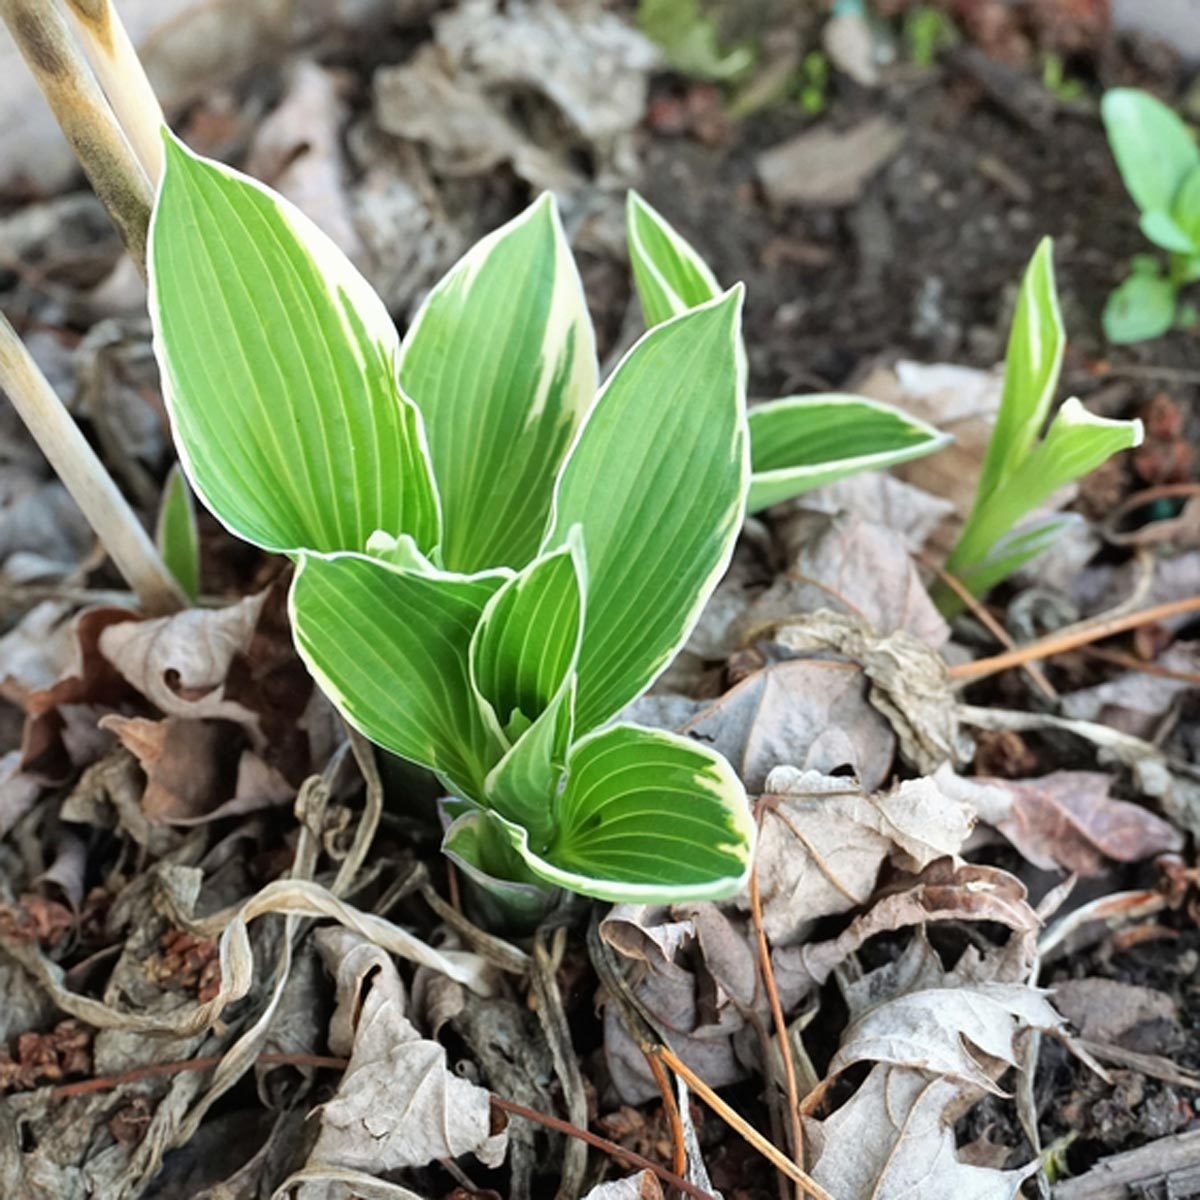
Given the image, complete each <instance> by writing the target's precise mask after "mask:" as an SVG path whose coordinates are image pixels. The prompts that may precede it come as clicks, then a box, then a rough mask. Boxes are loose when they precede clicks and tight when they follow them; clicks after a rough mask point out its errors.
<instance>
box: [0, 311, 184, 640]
mask: <svg viewBox="0 0 1200 1200" xmlns="http://www.w3.org/2000/svg"><path fill="white" fill-rule="evenodd" d="M0 390H3V391H5V392H7V393H8V397H9V399H10V400H11V401H12V403H13V407H14V408H15V409H16V410H17V413H18V414H19V415H20V417H21V420H22V421H24V422H25V425H26V426H27V427H28V429H29V432H30V433H31V434H32V435H33V438H34V440H35V441H36V442H37V444H38V446H39V447H40V448H41V451H42V453H43V454H44V455H45V456H46V458H47V459H48V460H49V462H50V465H51V466H52V467H53V468H54V470H55V472H56V474H57V475H58V477H59V479H61V480H62V482H63V485H64V486H65V487H66V489H67V491H68V492H70V493H71V496H72V498H73V499H74V500H75V503H76V504H78V505H79V507H80V509H81V510H82V511H83V515H84V516H85V517H86V518H87V520H88V523H89V524H90V525H91V527H92V528H93V529H94V530H95V532H96V536H97V537H98V538H99V539H100V543H101V545H102V546H103V547H104V549H105V550H107V551H108V553H109V555H110V556H111V558H112V560H113V562H114V563H116V566H117V570H118V571H120V573H121V575H122V576H123V577H124V579H125V582H126V583H128V584H129V586H130V588H131V589H132V590H133V593H134V595H135V596H137V598H138V601H139V603H140V604H141V606H142V608H144V609H145V610H146V612H147V613H149V614H150V615H152V616H162V615H165V614H167V613H173V612H178V611H179V610H180V609H182V608H185V607H186V606H187V601H186V600H185V599H184V596H183V593H182V592H181V591H180V589H179V585H178V584H177V583H176V582H175V580H174V579H172V578H171V574H170V572H169V571H168V570H167V568H166V567H165V566H164V565H163V561H162V559H161V558H160V557H159V554H158V551H157V550H156V549H155V548H154V543H153V542H152V541H151V540H150V537H149V535H148V534H147V533H146V531H145V529H143V528H142V525H141V522H140V521H139V520H138V519H137V517H136V515H135V514H134V512H133V510H132V509H131V508H130V507H129V504H128V503H127V502H126V500H125V497H124V496H122V495H121V493H120V492H119V491H118V490H117V485H116V484H115V483H113V481H112V477H111V476H110V475H109V474H108V472H107V471H106V470H105V469H104V465H103V464H102V463H101V462H100V459H99V458H97V457H96V452H95V451H94V450H93V449H92V448H91V446H89V445H88V442H87V439H86V438H85V437H84V436H83V434H82V433H80V432H79V427H78V426H77V425H76V424H75V422H74V421H73V420H72V419H71V415H70V413H68V412H67V410H66V408H65V407H64V406H63V404H62V402H61V401H60V400H59V398H58V397H57V396H56V395H55V393H54V389H53V388H52V387H51V386H50V383H49V381H48V380H47V379H46V377H45V375H43V374H42V372H41V369H40V368H39V367H38V365H37V363H35V362H34V361H33V356H32V355H31V354H30V353H29V351H28V349H27V348H26V347H25V344H24V342H22V341H21V339H20V337H18V336H17V331H16V330H15V329H13V327H12V326H11V325H10V324H9V322H8V320H7V318H5V317H4V316H3V315H2V314H0Z"/></svg>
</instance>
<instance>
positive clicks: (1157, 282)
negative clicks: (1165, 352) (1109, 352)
mask: <svg viewBox="0 0 1200 1200" xmlns="http://www.w3.org/2000/svg"><path fill="white" fill-rule="evenodd" d="M1174 320H1175V284H1174V283H1173V282H1172V281H1171V280H1170V279H1168V278H1167V277H1166V276H1165V275H1150V274H1147V273H1145V272H1142V271H1135V272H1133V273H1132V274H1130V275H1129V276H1128V277H1127V278H1126V279H1125V282H1124V283H1122V284H1121V285H1120V286H1119V287H1117V288H1115V289H1114V290H1113V291H1112V292H1111V293H1109V297H1108V300H1107V302H1106V303H1105V305H1104V334H1105V336H1106V337H1107V338H1108V340H1109V341H1110V342H1113V343H1115V344H1116V345H1128V344H1129V343H1131V342H1144V341H1146V340H1147V339H1149V338H1156V337H1161V336H1162V335H1163V334H1164V333H1166V332H1167V330H1168V329H1170V328H1171V325H1172V323H1173V322H1174Z"/></svg>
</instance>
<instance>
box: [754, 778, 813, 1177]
mask: <svg viewBox="0 0 1200 1200" xmlns="http://www.w3.org/2000/svg"><path fill="white" fill-rule="evenodd" d="M765 811H766V810H765V809H764V807H763V806H762V804H761V802H760V804H759V806H758V829H759V837H760V839H761V836H762V821H763V813H764V812H765ZM750 920H751V924H752V925H753V926H754V936H755V938H756V939H757V941H758V970H759V975H760V976H761V977H762V981H763V987H764V988H765V989H766V993H767V999H768V1001H769V1002H770V1005H771V1017H772V1019H773V1020H774V1022H775V1036H776V1037H777V1038H778V1039H779V1054H780V1056H781V1058H782V1059H783V1079H784V1085H785V1088H786V1091H787V1111H788V1126H789V1128H790V1130H791V1135H792V1157H793V1158H794V1159H795V1160H796V1165H797V1166H801V1167H802V1166H804V1127H803V1126H802V1125H801V1124H800V1094H799V1090H798V1089H797V1087H796V1064H795V1062H793V1060H792V1044H791V1041H790V1040H789V1038H788V1027H787V1021H786V1020H785V1019H784V1015H783V1004H782V1003H781V1002H780V999H779V988H778V987H777V986H776V983H775V969H774V967H773V966H772V965H771V947H770V945H769V944H768V943H767V932H766V930H765V929H764V928H763V915H762V896H761V894H760V892H759V887H758V863H757V861H756V862H755V864H754V866H753V868H752V869H751V871H750ZM763 1066H764V1067H765V1068H767V1071H768V1074H769V1073H770V1067H769V1064H767V1063H764V1064H763ZM807 1195H808V1193H807V1192H806V1191H805V1190H804V1186H803V1184H799V1185H797V1188H796V1196H797V1200H805V1197H806V1196H807Z"/></svg>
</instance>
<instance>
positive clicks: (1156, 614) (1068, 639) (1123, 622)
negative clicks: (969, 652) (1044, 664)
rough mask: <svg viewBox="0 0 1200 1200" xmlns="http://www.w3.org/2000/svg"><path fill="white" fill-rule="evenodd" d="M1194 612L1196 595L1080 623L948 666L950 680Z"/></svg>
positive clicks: (1199, 605) (1198, 603)
mask: <svg viewBox="0 0 1200 1200" xmlns="http://www.w3.org/2000/svg"><path fill="white" fill-rule="evenodd" d="M1194 612H1200V596H1189V597H1188V598H1187V599H1186V600H1172V601H1171V602H1170V603H1168V604H1156V605H1154V606H1153V607H1151V608H1143V609H1141V610H1139V611H1138V612H1132V613H1126V614H1124V615H1123V616H1119V617H1110V618H1107V619H1106V620H1103V621H1097V622H1096V623H1095V624H1093V625H1087V626H1084V627H1083V628H1081V629H1076V630H1073V631H1071V632H1069V633H1067V634H1061V633H1052V634H1050V635H1049V636H1047V637H1044V638H1039V639H1038V640H1037V641H1036V642H1031V643H1030V644H1029V645H1028V646H1020V647H1018V648H1017V649H1016V650H1010V651H1008V652H1007V653H1005V654H996V655H993V656H992V657H991V658H978V659H976V660H975V661H974V662H969V663H957V664H955V665H954V666H952V667H951V668H950V669H949V675H950V678H951V679H953V680H955V681H956V682H960V683H968V682H974V681H975V680H977V679H986V678H987V677H988V676H989V675H995V674H996V673H997V672H999V671H1007V670H1008V669H1009V668H1010V667H1020V666H1023V665H1024V664H1025V663H1028V662H1034V661H1035V660H1037V659H1041V658H1050V657H1051V656H1052V655H1055V654H1065V653H1066V652H1067V651H1068V650H1077V649H1078V648H1079V647H1080V646H1088V645H1091V643H1092V642H1099V641H1102V640H1103V639H1104V638H1110V637H1115V636H1116V635H1117V634H1118V633H1127V632H1128V631H1129V630H1131V629H1139V628H1141V627H1142V626H1143V625H1152V624H1154V622H1156V621H1165V620H1167V619H1168V618H1170V617H1179V616H1184V615H1186V614H1187V613H1194Z"/></svg>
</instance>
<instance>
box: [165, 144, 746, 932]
mask: <svg viewBox="0 0 1200 1200" xmlns="http://www.w3.org/2000/svg"><path fill="white" fill-rule="evenodd" d="M150 276H151V299H152V318H153V322H154V331H155V346H156V352H157V354H158V357H159V361H160V364H161V367H162V374H163V382H164V389H165V392H166V399H167V405H168V409H169V411H170V414H171V417H172V425H173V429H174V432H175V437H176V441H177V443H178V446H179V452H180V460H181V462H182V463H183V464H184V468H185V470H186V472H187V474H188V477H189V479H190V481H191V483H192V485H193V487H194V489H195V491H196V494H197V495H198V496H199V497H200V498H201V500H202V501H203V502H204V503H205V504H206V505H207V506H208V507H209V508H210V509H211V510H212V511H213V512H214V514H215V515H216V516H217V517H218V518H219V519H220V520H221V521H222V522H224V524H225V525H226V526H227V527H228V528H229V529H230V530H232V531H233V532H234V533H236V534H238V535H239V536H241V537H243V538H245V539H246V540H248V541H251V542H254V543H256V544H257V545H259V546H262V547H264V548H266V549H270V550H277V551H280V552H282V553H285V554H288V555H290V556H291V557H292V558H293V559H294V560H295V562H296V574H295V579H294V582H293V585H292V592H291V598H290V605H291V615H292V624H293V631H294V635H295V639H296V644H297V647H298V649H299V652H300V654H301V656H302V657H303V659H304V661H305V662H306V664H307V665H308V667H309V669H310V670H311V671H312V673H313V675H314V676H315V677H316V679H317V680H318V681H319V683H320V684H321V686H322V688H323V689H324V690H325V692H326V693H327V695H328V696H329V697H330V698H331V700H332V701H333V702H334V704H336V705H337V707H338V709H339V710H340V711H341V712H342V714H343V715H344V716H345V718H346V719H347V720H348V721H349V722H351V723H352V724H353V725H354V726H356V727H357V728H358V729H360V730H361V731H362V732H363V733H365V734H366V735H367V736H368V737H370V738H372V739H373V740H374V741H375V742H377V743H378V744H379V745H381V746H383V747H385V748H386V749H388V750H389V751H391V752H393V753H395V754H397V755H400V756H401V757H403V758H406V759H409V760H410V761H412V762H415V763H419V764H420V765H422V766H424V767H426V768H428V769H429V770H430V771H432V772H434V773H435V774H436V775H437V776H438V778H439V779H440V780H441V782H442V783H443V785H444V786H445V788H446V789H447V791H448V792H449V793H450V797H451V798H450V799H449V800H448V801H447V802H446V811H447V814H448V817H449V818H450V819H451V821H452V824H451V825H450V829H449V831H448V834H447V839H446V850H447V853H449V854H451V855H452V856H453V857H454V858H455V859H456V861H458V862H459V863H460V864H462V865H463V866H464V868H465V869H466V870H467V871H468V873H469V874H471V875H472V876H473V877H475V878H477V879H480V880H482V881H490V882H491V883H492V886H493V888H494V892H495V894H496V895H497V896H498V897H499V899H500V900H501V902H502V903H507V907H508V910H509V911H514V910H515V909H520V908H521V907H522V905H525V906H526V908H530V910H531V911H534V912H536V910H537V907H538V902H537V897H536V893H537V892H538V890H539V889H540V890H541V891H542V892H544V891H546V890H547V889H553V888H556V887H565V888H569V889H572V890H574V891H577V892H580V893H583V894H585V895H589V896H596V897H601V898H608V899H622V900H623V899H633V900H643V901H652V900H663V901H672V900H679V899H683V898H699V897H719V896H727V895H730V894H732V893H734V892H735V891H736V890H737V889H738V888H739V887H740V886H741V883H742V881H743V879H744V878H745V875H746V872H747V869H748V866H749V861H750V853H751V845H752V841H753V824H752V821H751V819H750V815H749V809H748V805H747V801H746V797H745V793H744V791H743V789H742V786H741V784H740V783H739V781H738V780H737V778H736V777H735V775H734V774H733V772H732V771H731V769H730V768H729V766H728V764H727V763H726V762H725V761H724V760H723V759H722V758H720V756H718V755H717V754H715V753H714V752H713V751H711V750H709V749H708V748H706V747H705V746H703V745H700V744H698V743H696V742H692V741H690V740H688V739H686V738H682V737H678V736H676V735H673V734H669V733H663V732H661V731H657V730H647V729H641V728H638V727H636V726H632V725H624V724H615V725H614V724H608V722H610V721H611V720H612V718H613V717H614V716H615V714H616V713H617V712H618V711H619V710H620V709H622V708H623V707H624V706H625V705H626V704H628V703H629V702H630V701H631V700H633V699H634V698H636V697H637V696H638V695H639V694H640V693H641V692H642V691H644V690H645V689H646V687H647V686H649V684H650V683H651V682H652V681H653V680H654V678H655V677H656V676H657V675H658V674H659V673H660V672H661V671H662V670H663V668H664V667H665V666H666V665H667V664H668V663H669V662H670V660H671V658H672V657H673V656H674V654H675V653H676V652H677V650H678V649H679V648H680V646H681V645H682V644H683V642H684V641H685V640H686V638H687V636H688V634H689V632H690V631H691V628H692V626H693V625H694V623H695V621H696V619H697V617H698V615H699V612H700V609H701V607H702V606H703V604H704V602H705V600H706V599H707V598H708V596H709V595H710V593H711V592H712V590H713V588H714V587H715V586H716V583H717V581H718V580H719V579H720V577H721V575H722V574H723V572H724V570H725V568H726V567H727V565H728V563H729V559H730V557H731V555H732V553H733V544H734V540H735V538H736V536H737V533H738V530H739V528H740V526H741V523H742V520H743V517H744V513H745V507H746V496H747V492H748V490H749V484H750V454H749V434H748V430H747V423H746V413H745V372H744V366H743V356H742V351H741V340H740V331H741V308H742V292H741V288H740V286H739V287H736V288H734V289H732V290H730V291H728V292H724V293H721V294H714V295H713V296H712V297H710V298H706V299H705V300H704V301H703V302H701V303H699V304H697V305H695V306H692V307H690V308H689V309H688V311H686V312H681V313H680V314H679V315H677V316H673V317H671V318H670V319H668V320H665V321H663V322H662V323H660V324H657V325H656V326H655V328H654V329H652V330H651V331H650V332H649V333H647V334H646V335H645V336H644V337H643V338H642V339H641V341H639V342H638V343H637V344H636V345H635V346H634V347H633V349H632V350H630V352H629V353H628V354H627V355H626V357H625V358H624V360H623V361H622V362H621V363H620V365H619V366H618V367H617V369H616V370H615V371H614V372H613V374H612V376H611V377H610V378H609V379H608V380H607V381H606V382H605V383H604V385H603V387H599V388H598V386H597V368H596V356H595V348H594V341H593V334H592V329H591V326H590V324H589V321H588V316H587V309H586V305H585V303H584V299H583V293H582V289H581V286H580V281H579V276H578V272H577V271H576V268H575V264H574V261H573V259H572V257H571V253H570V250H569V247H568V245H567V241H566V237H565V235H564V232H563V229H562V226H561V223H560V221H559V218H558V214H557V210H556V208H555V205H554V202H553V200H552V199H551V198H549V197H543V198H542V199H540V200H538V201H537V202H535V203H534V204H533V205H532V206H531V207H530V208H529V209H528V210H527V211H526V212H525V213H523V214H522V215H520V216H519V217H517V218H516V219H515V220H514V221H511V222H510V223H509V224H508V225H506V226H504V227H503V228H502V229H499V230H497V231H496V232H495V233H493V234H492V235H491V236H489V237H488V238H486V239H484V241H482V242H481V243H479V245H477V246H476V247H475V248H474V249H473V250H471V251H470V252H469V253H468V254H467V255H466V257H465V258H464V259H463V260H462V261H461V262H460V263H459V264H458V265H457V266H456V267H455V268H454V269H453V270H452V271H451V272H450V273H449V274H448V275H447V276H446V278H445V279H444V280H443V281H442V283H440V284H439V285H438V287H437V288H435V289H434V291H433V292H432V294H431V295H430V297H429V299H428V300H427V302H426V304H425V306H424V307H423V309H422V310H421V312H420V314H419V315H418V317H417V318H416V320H415V321H414V323H413V326H412V328H411V329H410V331H409V333H408V335H407V336H406V337H405V339H404V341H403V343H401V342H400V340H399V338H398V337H397V335H396V332H395V329H394V327H393V325H392V323H391V321H390V320H389V319H388V317H387V314H386V312H385V311H384V308H383V305H382V304H381V302H380V301H379V299H378V298H377V297H376V296H375V294H374V293H373V292H372V291H371V289H370V287H369V286H368V285H367V284H366V282H365V281H364V280H363V279H362V278H361V277H360V276H359V275H358V273H357V272H356V271H355V270H354V268H353V267H352V266H351V265H350V263H349V262H348V261H347V260H346V259H345V257H344V256H343V255H342V254H341V253H340V251H338V250H337V249H336V248H335V247H334V246H333V245H332V243H330V242H329V240H328V239H327V238H325V237H324V236H323V235H322V234H320V233H319V232H318V231H317V229H316V228H315V227H314V226H313V225H312V223H311V222H310V221H308V220H307V218H305V217H304V216H303V215H302V214H301V213H299V212H298V211H297V210H296V209H294V208H293V207H292V206H291V205H289V204H288V203H287V202H286V201H284V200H283V199H282V198H281V197H279V196H277V195H276V194H275V193H273V192H272V191H270V190H269V189H268V188H265V187H263V186H262V185H261V184H258V183H255V182H254V181H252V180H250V179H247V178H246V177H244V176H242V175H240V174H238V173H237V172H235V171H233V170H230V169H229V168H226V167H224V166H221V165H219V164H217V163H213V162H208V161H206V160H204V159H201V158H198V157H196V156H194V155H192V154H191V153H190V152H189V151H187V150H186V149H185V148H184V147H183V146H182V145H180V144H179V143H178V142H175V141H173V140H168V143H167V152H166V170H165V175H164V179H163V183H162V187H161V191H160V195H159V199H158V204H157V206H156V209H155V216H154V222H153V226H152V229H151V237H150ZM531 890H532V892H533V893H534V899H533V901H532V902H530V892H531Z"/></svg>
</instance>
